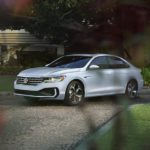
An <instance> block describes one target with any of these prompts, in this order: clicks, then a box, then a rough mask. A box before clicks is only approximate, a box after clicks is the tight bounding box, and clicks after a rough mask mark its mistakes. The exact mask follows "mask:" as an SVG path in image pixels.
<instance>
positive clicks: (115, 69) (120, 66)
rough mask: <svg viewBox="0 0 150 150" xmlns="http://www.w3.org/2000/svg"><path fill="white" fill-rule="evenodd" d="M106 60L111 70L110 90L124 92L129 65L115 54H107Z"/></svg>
mask: <svg viewBox="0 0 150 150" xmlns="http://www.w3.org/2000/svg"><path fill="white" fill-rule="evenodd" d="M108 61H109V70H110V71H111V72H112V81H113V83H112V85H111V86H112V87H113V88H112V92H113V93H116V94H118V93H124V91H125V88H126V85H127V80H128V76H127V72H128V70H129V65H128V64H127V63H126V62H125V61H123V60H122V59H121V58H119V57H116V56H109V57H108Z"/></svg>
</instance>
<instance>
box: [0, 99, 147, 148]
mask: <svg viewBox="0 0 150 150" xmlns="http://www.w3.org/2000/svg"><path fill="white" fill-rule="evenodd" d="M147 99H148V98H147V97H146V98H141V99H138V100H137V101H136V102H137V103H139V102H142V101H144V100H145V101H147ZM120 108H121V106H119V105H118V104H116V100H115V99H114V97H100V98H94V99H89V100H87V102H86V103H85V106H84V107H82V108H79V107H68V106H64V105H63V103H62V102H59V101H58V102H56V101H37V102H33V103H31V102H27V101H26V100H24V99H23V98H20V97H15V96H0V110H1V111H0V113H1V115H0V117H1V118H2V119H0V120H1V121H0V122H1V125H0V127H1V130H0V148H1V149H3V150H12V149H14V150H29V149H32V150H62V149H64V150H65V149H68V148H69V147H70V146H73V145H74V144H75V143H76V142H77V141H78V140H79V139H81V138H82V137H83V136H85V135H86V134H87V133H88V132H89V130H90V127H91V126H95V127H97V126H98V125H100V124H102V123H104V122H105V121H106V120H108V119H109V118H110V117H112V116H113V114H115V113H116V112H117V111H119V110H120Z"/></svg>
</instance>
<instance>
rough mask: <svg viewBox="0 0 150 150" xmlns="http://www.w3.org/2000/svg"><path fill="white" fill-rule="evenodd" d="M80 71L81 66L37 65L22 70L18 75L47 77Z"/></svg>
mask: <svg viewBox="0 0 150 150" xmlns="http://www.w3.org/2000/svg"><path fill="white" fill-rule="evenodd" d="M76 71H80V69H79V68H75V69H74V68H73V69H70V68H69V69H68V68H50V67H37V68H31V69H26V70H24V71H21V72H20V73H19V74H18V76H23V77H47V76H50V75H56V74H57V75H60V74H66V73H71V72H76Z"/></svg>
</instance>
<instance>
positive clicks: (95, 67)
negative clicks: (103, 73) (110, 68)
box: [89, 65, 99, 69]
mask: <svg viewBox="0 0 150 150" xmlns="http://www.w3.org/2000/svg"><path fill="white" fill-rule="evenodd" d="M89 69H99V66H98V65H91V66H90V67H89Z"/></svg>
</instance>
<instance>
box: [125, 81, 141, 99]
mask: <svg viewBox="0 0 150 150" xmlns="http://www.w3.org/2000/svg"><path fill="white" fill-rule="evenodd" d="M126 95H127V96H128V98H130V99H134V98H136V97H137V96H138V84H137V81H136V80H130V81H129V82H128V84H127V87H126Z"/></svg>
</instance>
